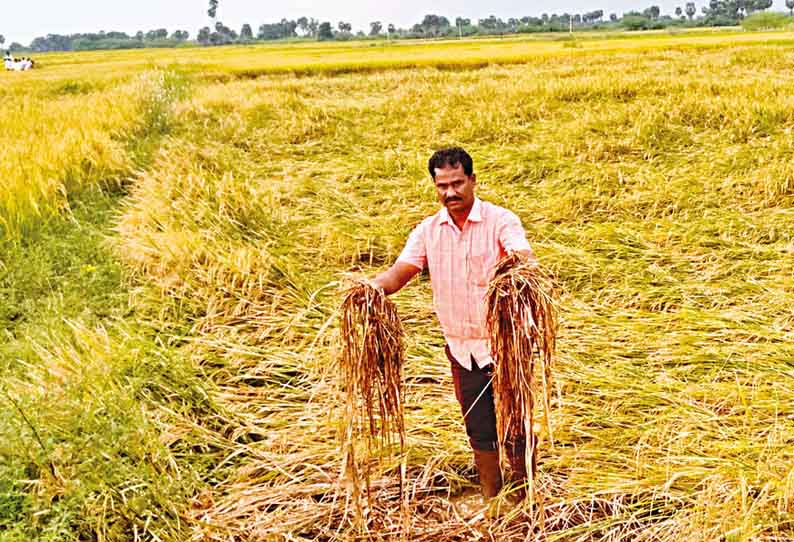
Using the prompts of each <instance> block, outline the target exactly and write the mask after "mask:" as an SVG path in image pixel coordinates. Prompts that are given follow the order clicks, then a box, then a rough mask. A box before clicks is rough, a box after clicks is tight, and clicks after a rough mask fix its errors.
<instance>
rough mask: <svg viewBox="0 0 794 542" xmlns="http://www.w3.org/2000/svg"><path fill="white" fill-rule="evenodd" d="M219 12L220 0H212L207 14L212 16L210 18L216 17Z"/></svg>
mask: <svg viewBox="0 0 794 542" xmlns="http://www.w3.org/2000/svg"><path fill="white" fill-rule="evenodd" d="M217 14H218V0H210V7H209V9H208V10H207V15H209V16H210V19H214V18H215V16H216V15H217Z"/></svg>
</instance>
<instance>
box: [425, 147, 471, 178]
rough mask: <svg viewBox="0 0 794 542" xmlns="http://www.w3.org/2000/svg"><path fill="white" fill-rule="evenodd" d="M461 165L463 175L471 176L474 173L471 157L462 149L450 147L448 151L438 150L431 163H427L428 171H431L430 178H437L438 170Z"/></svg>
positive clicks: (431, 158)
mask: <svg viewBox="0 0 794 542" xmlns="http://www.w3.org/2000/svg"><path fill="white" fill-rule="evenodd" d="M459 165H461V166H463V173H465V174H466V175H471V174H472V173H473V172H474V161H473V160H472V159H471V156H469V153H467V152H466V151H464V150H463V149H461V148H460V147H450V148H448V149H440V150H437V151H436V152H435V153H434V154H433V156H431V157H430V161H429V162H428V163H427V169H428V170H430V176H431V177H433V179H435V178H436V168H439V169H443V168H445V167H447V166H449V167H452V168H456V167H458V166H459Z"/></svg>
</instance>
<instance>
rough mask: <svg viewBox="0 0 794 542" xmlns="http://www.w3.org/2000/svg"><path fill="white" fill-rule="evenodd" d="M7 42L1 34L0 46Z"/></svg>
mask: <svg viewBox="0 0 794 542" xmlns="http://www.w3.org/2000/svg"><path fill="white" fill-rule="evenodd" d="M5 42H6V37H5V36H4V35H2V34H0V45H3V44H4V43H5Z"/></svg>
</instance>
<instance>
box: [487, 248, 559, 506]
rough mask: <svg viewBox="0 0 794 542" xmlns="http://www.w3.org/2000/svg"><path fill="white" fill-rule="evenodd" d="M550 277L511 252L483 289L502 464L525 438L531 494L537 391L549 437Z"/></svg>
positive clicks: (552, 344)
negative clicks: (512, 449)
mask: <svg viewBox="0 0 794 542" xmlns="http://www.w3.org/2000/svg"><path fill="white" fill-rule="evenodd" d="M552 292H553V284H552V281H551V277H549V276H548V275H547V274H545V273H544V272H543V270H542V269H541V268H540V267H539V266H538V265H537V263H535V262H534V261H532V260H530V259H529V258H527V257H525V256H522V255H520V254H517V253H514V254H511V255H508V256H506V257H504V258H502V260H500V261H499V263H498V264H497V265H496V269H495V271H494V278H493V280H492V281H491V283H490V286H489V289H488V293H487V294H486V306H487V311H488V312H487V326H488V333H489V336H490V340H491V355H492V357H493V360H494V376H493V390H494V405H495V408H496V427H497V433H498V437H499V442H500V447H499V448H500V455H501V459H502V464H506V462H507V457H506V453H507V448H508V446H509V445H510V444H511V443H514V442H518V441H520V440H521V439H523V438H525V437H526V439H527V446H526V456H525V458H524V460H525V462H526V466H527V473H528V475H529V483H530V489H531V491H530V496H531V497H533V498H534V496H535V495H534V478H535V470H536V457H537V449H536V448H537V439H536V438H535V437H534V431H533V429H534V426H535V417H536V413H535V408H536V404H537V401H536V394H537V393H541V394H542V400H543V406H544V411H545V417H546V423H547V429H548V433H549V439H550V440H552V433H551V423H550V416H549V413H550V403H551V368H552V362H553V358H554V350H555V346H556V334H557V314H556V308H555V304H554V300H553V297H552Z"/></svg>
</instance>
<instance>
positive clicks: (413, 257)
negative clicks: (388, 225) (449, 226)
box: [397, 223, 427, 269]
mask: <svg viewBox="0 0 794 542" xmlns="http://www.w3.org/2000/svg"><path fill="white" fill-rule="evenodd" d="M397 261H398V262H403V263H407V264H411V265H413V266H414V267H418V268H419V269H424V268H425V265H427V248H426V246H425V225H424V223H421V224H419V225H418V226H417V227H415V228H414V231H412V232H411V235H409V236H408V241H406V243H405V248H403V251H402V252H401V253H400V257H399V258H397Z"/></svg>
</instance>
